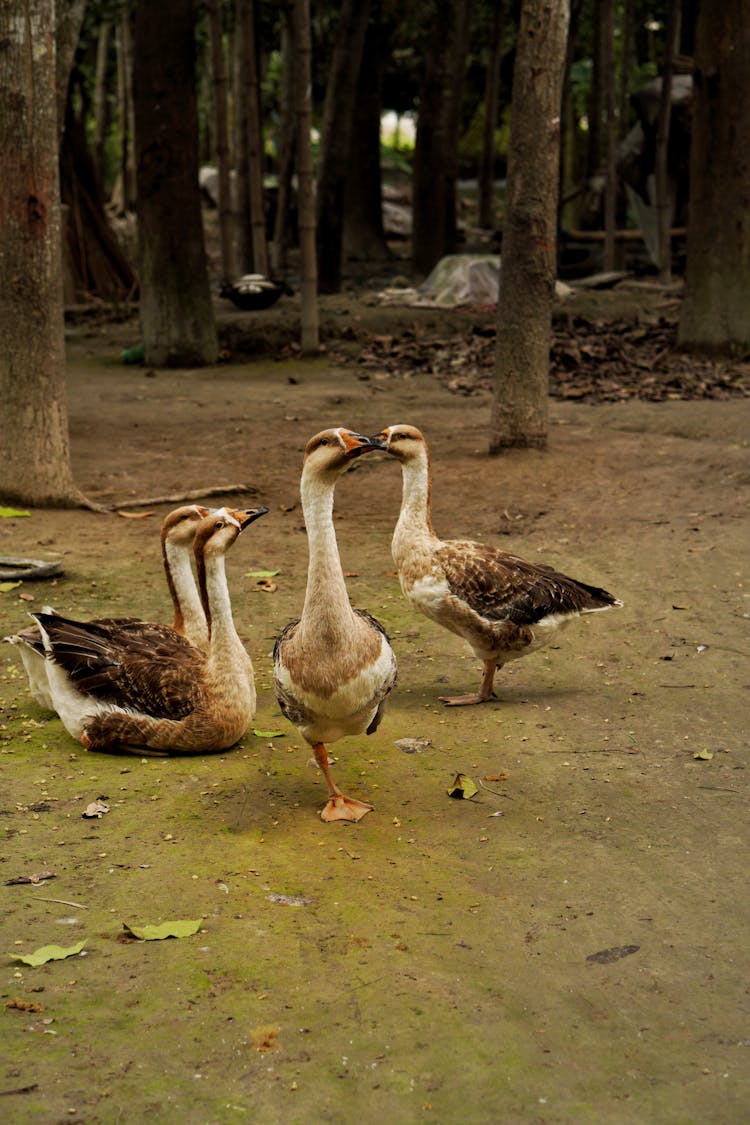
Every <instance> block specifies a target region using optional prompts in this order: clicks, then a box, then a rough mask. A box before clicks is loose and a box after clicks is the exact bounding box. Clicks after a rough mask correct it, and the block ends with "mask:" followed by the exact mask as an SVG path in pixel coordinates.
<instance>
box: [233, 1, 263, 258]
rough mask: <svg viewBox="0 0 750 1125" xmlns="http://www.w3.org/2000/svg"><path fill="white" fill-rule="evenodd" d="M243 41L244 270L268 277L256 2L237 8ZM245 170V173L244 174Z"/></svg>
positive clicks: (241, 42) (242, 157)
mask: <svg viewBox="0 0 750 1125" xmlns="http://www.w3.org/2000/svg"><path fill="white" fill-rule="evenodd" d="M237 19H238V34H239V40H240V47H239V50H240V57H241V59H242V65H241V69H240V81H239V98H240V125H241V128H240V145H241V150H240V162H241V164H242V166H243V173H244V174H243V176H242V181H243V183H244V191H243V194H242V196H241V200H242V208H243V225H244V229H245V231H246V235H245V247H246V250H245V268H246V269H252V270H254V271H255V272H256V273H262V274H263V275H264V276H267V275H268V249H267V246H266V217H265V210H264V207H263V130H262V127H261V118H260V82H259V78H258V52H257V45H256V35H255V3H254V0H239V2H238V5H237ZM245 169H246V171H244V170H245Z"/></svg>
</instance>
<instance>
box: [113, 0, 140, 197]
mask: <svg viewBox="0 0 750 1125" xmlns="http://www.w3.org/2000/svg"><path fill="white" fill-rule="evenodd" d="M132 40H133V34H132V29H131V14H130V10H129V7H128V6H127V5H126V7H125V10H124V11H123V14H122V16H121V17H120V22H119V23H118V25H117V96H118V101H119V103H120V183H119V190H118V204H119V209H120V211H121V213H122V214H126V213H127V212H128V211H132V210H133V208H134V207H135V196H136V171H135V161H136V156H135V147H136V138H135V107H134V105H133V101H134V98H133V42H132Z"/></svg>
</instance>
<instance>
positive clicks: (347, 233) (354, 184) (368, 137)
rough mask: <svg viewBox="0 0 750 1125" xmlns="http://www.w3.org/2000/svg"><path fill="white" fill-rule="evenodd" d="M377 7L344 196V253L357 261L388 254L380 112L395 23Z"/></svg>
mask: <svg viewBox="0 0 750 1125" xmlns="http://www.w3.org/2000/svg"><path fill="white" fill-rule="evenodd" d="M379 9H380V5H378V11H377V13H373V18H372V19H371V21H370V24H369V26H368V28H367V33H366V35H365V45H364V50H363V53H362V63H361V65H360V68H359V76H358V78H357V90H356V94H355V96H354V122H353V129H352V137H351V146H350V150H349V171H348V174H347V180H346V195H345V198H344V253H345V254H346V256H347V257H349V258H352V259H355V260H357V261H378V260H383V259H386V258H388V257H389V256H390V251H389V249H388V243H387V242H386V238H385V230H384V229H383V180H382V176H381V171H380V115H381V112H382V108H383V107H382V87H383V73H384V70H385V64H386V55H387V51H388V46H389V40H390V34H391V27H390V25H389V24H387V23H384V20H383V16H382V12H381V11H380V10H379Z"/></svg>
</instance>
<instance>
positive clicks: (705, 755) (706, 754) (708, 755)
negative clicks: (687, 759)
mask: <svg viewBox="0 0 750 1125" xmlns="http://www.w3.org/2000/svg"><path fill="white" fill-rule="evenodd" d="M713 756H714V752H713V750H698V751H696V753H695V754H693V757H694V758H699V759H700V760H701V761H702V762H710V761H711V759H712V758H713Z"/></svg>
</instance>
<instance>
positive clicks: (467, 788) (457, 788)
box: [447, 773, 479, 801]
mask: <svg viewBox="0 0 750 1125" xmlns="http://www.w3.org/2000/svg"><path fill="white" fill-rule="evenodd" d="M478 792H479V790H478V789H477V787H476V785H475V783H474V781H473V780H472V778H470V777H469V775H468V774H465V773H457V774H456V776H455V777H454V779H453V784H452V785H451V787H450V789H448V790H447V793H448V796H449V797H455V798H456V800H461V799H465V800H467V801H468V800H471V798H472V797H476V795H477V793H478Z"/></svg>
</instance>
